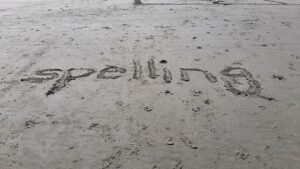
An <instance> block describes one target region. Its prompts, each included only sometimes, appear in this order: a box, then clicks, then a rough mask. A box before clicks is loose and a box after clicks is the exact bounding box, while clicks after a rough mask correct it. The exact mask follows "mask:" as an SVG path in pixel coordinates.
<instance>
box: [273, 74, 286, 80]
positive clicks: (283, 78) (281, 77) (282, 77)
mask: <svg viewBox="0 0 300 169" xmlns="http://www.w3.org/2000/svg"><path fill="white" fill-rule="evenodd" d="M272 78H273V79H278V80H285V77H284V76H282V75H275V74H274V75H273V76H272Z"/></svg>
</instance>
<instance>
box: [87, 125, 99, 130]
mask: <svg viewBox="0 0 300 169" xmlns="http://www.w3.org/2000/svg"><path fill="white" fill-rule="evenodd" d="M98 125H99V124H98V123H92V124H91V125H90V126H89V130H91V129H93V128H94V127H96V126H98Z"/></svg>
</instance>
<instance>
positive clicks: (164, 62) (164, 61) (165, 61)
mask: <svg viewBox="0 0 300 169" xmlns="http://www.w3.org/2000/svg"><path fill="white" fill-rule="evenodd" d="M159 63H161V64H166V63H168V61H167V60H161V61H160V62H159Z"/></svg>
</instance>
